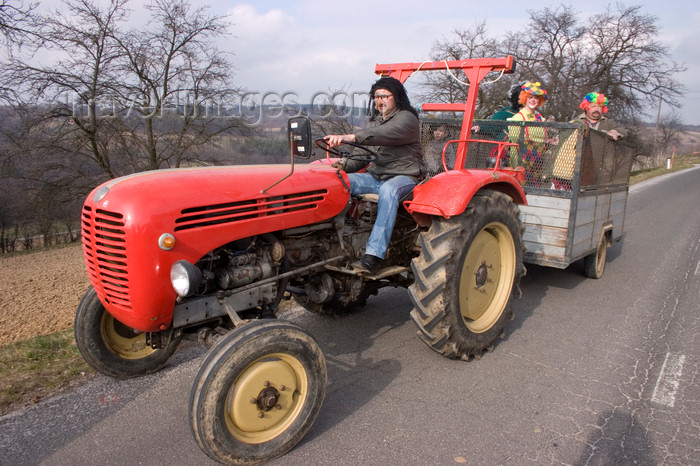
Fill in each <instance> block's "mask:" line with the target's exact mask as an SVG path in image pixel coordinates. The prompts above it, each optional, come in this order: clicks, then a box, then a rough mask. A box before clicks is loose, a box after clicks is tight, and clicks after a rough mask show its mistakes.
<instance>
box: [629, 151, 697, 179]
mask: <svg viewBox="0 0 700 466" xmlns="http://www.w3.org/2000/svg"><path fill="white" fill-rule="evenodd" d="M694 165H700V153H695V154H690V155H680V156H678V157H675V158H674V160H673V166H672V167H671V168H670V169H668V168H666V166H663V167H658V168H649V169H647V170H639V171H636V172H632V174H631V176H630V184H631V185H632V184H635V183H639V182H641V181H644V180H648V179H650V178H654V177H655V176H659V175H665V174H666V173H672V172H677V171H681V170H685V169H686V168H692V167H693V166H694Z"/></svg>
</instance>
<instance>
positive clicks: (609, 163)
mask: <svg viewBox="0 0 700 466" xmlns="http://www.w3.org/2000/svg"><path fill="white" fill-rule="evenodd" d="M581 153H582V157H581V189H586V190H588V189H595V188H597V187H605V186H614V185H627V184H629V178H630V171H631V169H632V161H633V159H634V148H633V147H632V146H631V145H630V144H627V143H626V142H625V141H624V140H622V141H615V140H613V139H612V138H610V137H608V135H607V134H606V133H604V132H601V131H597V130H589V131H586V135H585V137H584V138H583V144H582V149H581Z"/></svg>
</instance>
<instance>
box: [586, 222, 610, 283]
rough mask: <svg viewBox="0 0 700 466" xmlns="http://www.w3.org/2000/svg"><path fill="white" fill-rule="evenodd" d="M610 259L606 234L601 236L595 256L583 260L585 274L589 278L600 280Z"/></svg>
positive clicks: (591, 255)
mask: <svg viewBox="0 0 700 466" xmlns="http://www.w3.org/2000/svg"><path fill="white" fill-rule="evenodd" d="M607 257H608V240H607V238H606V237H605V232H603V233H601V234H600V240H598V246H597V247H596V249H595V252H594V253H593V254H590V255H588V256H586V257H584V258H583V273H584V275H586V277H588V278H600V277H602V276H603V272H605V261H606V260H607Z"/></svg>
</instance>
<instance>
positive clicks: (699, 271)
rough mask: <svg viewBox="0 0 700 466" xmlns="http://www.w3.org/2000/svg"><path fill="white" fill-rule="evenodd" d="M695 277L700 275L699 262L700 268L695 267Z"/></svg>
mask: <svg viewBox="0 0 700 466" xmlns="http://www.w3.org/2000/svg"><path fill="white" fill-rule="evenodd" d="M695 275H700V262H698V266H697V267H695Z"/></svg>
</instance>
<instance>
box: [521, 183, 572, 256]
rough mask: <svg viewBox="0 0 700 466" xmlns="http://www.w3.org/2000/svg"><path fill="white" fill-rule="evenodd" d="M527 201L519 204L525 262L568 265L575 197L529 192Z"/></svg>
mask: <svg viewBox="0 0 700 466" xmlns="http://www.w3.org/2000/svg"><path fill="white" fill-rule="evenodd" d="M527 204H528V205H526V206H520V221H521V222H523V226H524V227H525V231H524V233H523V242H524V244H525V247H526V252H525V257H524V258H525V262H528V263H533V264H539V265H547V266H550V267H558V268H565V267H566V266H567V265H568V262H567V251H566V250H567V243H568V234H569V231H570V228H569V223H570V217H571V205H572V200H571V199H567V198H562V197H551V196H547V195H543V194H528V195H527Z"/></svg>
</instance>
